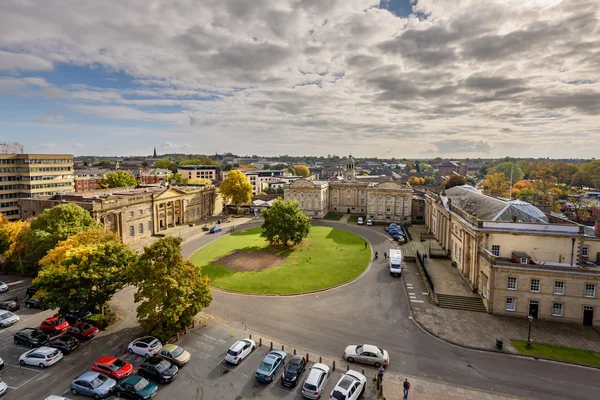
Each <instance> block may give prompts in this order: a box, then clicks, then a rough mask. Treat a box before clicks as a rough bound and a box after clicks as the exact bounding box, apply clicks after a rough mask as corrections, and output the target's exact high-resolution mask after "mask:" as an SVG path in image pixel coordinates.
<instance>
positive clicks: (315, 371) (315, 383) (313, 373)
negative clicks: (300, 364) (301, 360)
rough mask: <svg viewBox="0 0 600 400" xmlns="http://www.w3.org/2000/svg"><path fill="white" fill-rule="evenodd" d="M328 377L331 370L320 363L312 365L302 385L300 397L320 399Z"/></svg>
mask: <svg viewBox="0 0 600 400" xmlns="http://www.w3.org/2000/svg"><path fill="white" fill-rule="evenodd" d="M330 375H331V370H330V369H329V367H328V366H327V365H325V364H321V363H316V364H313V366H312V367H311V369H310V370H309V371H308V375H307V376H306V380H305V381H304V385H302V396H304V397H306V398H307V399H312V400H316V399H318V398H319V397H321V394H323V391H324V390H325V386H327V381H328V380H329V377H330Z"/></svg>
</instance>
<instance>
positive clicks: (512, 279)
mask: <svg viewBox="0 0 600 400" xmlns="http://www.w3.org/2000/svg"><path fill="white" fill-rule="evenodd" d="M507 288H508V290H517V277H516V276H509V277H508V286H507Z"/></svg>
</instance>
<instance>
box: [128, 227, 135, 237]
mask: <svg viewBox="0 0 600 400" xmlns="http://www.w3.org/2000/svg"><path fill="white" fill-rule="evenodd" d="M129 236H135V229H134V228H133V225H132V226H130V227H129Z"/></svg>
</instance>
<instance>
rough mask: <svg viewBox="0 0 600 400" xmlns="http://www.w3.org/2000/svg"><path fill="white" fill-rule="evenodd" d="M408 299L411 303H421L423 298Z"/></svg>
mask: <svg viewBox="0 0 600 400" xmlns="http://www.w3.org/2000/svg"><path fill="white" fill-rule="evenodd" d="M410 301H411V302H412V303H422V302H423V300H413V299H410Z"/></svg>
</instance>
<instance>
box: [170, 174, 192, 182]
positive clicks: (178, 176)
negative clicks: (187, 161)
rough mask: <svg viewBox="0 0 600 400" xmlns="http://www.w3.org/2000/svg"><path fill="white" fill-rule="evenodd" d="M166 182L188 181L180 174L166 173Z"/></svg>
mask: <svg viewBox="0 0 600 400" xmlns="http://www.w3.org/2000/svg"><path fill="white" fill-rule="evenodd" d="M167 182H169V183H188V179H187V178H184V177H183V176H181V174H170V175H167Z"/></svg>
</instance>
